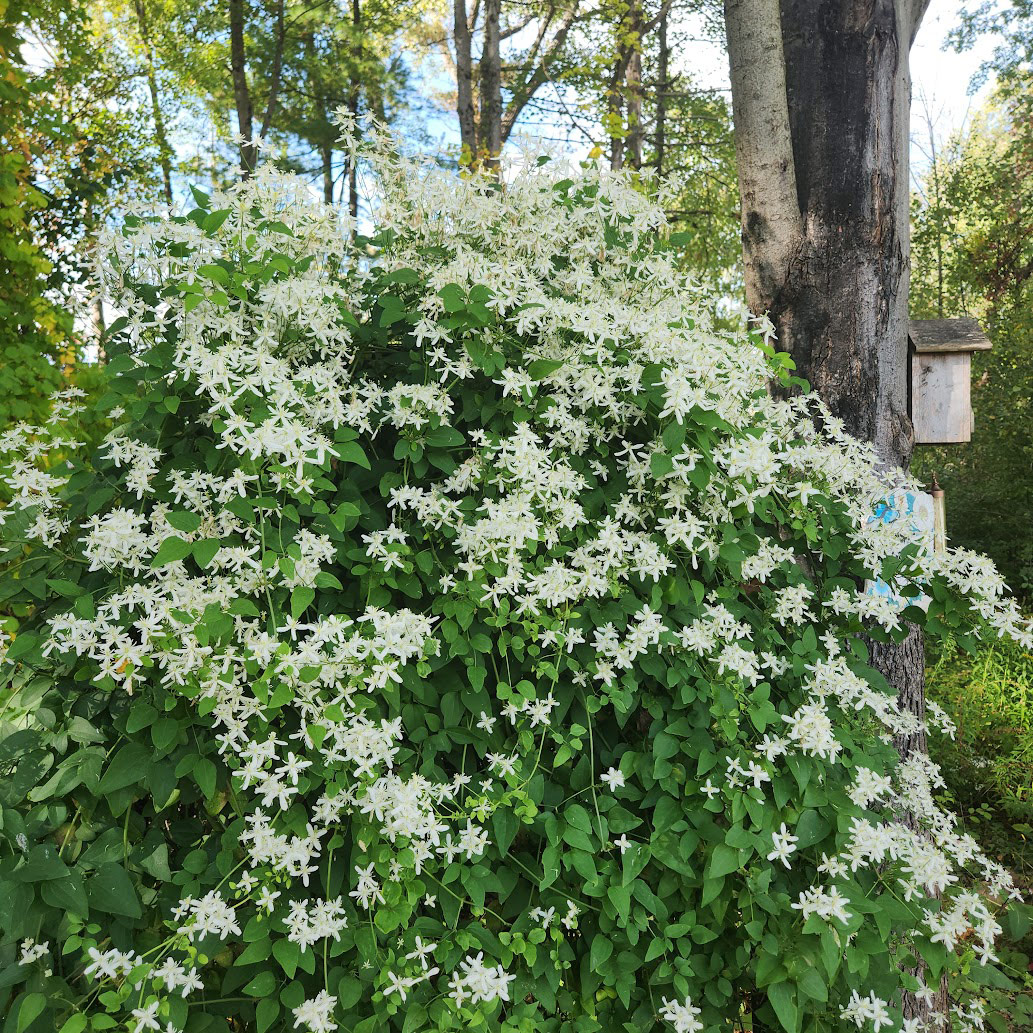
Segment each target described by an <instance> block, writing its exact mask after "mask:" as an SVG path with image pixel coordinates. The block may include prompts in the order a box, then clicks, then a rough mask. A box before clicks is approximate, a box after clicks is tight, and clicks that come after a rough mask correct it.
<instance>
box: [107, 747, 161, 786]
mask: <svg viewBox="0 0 1033 1033" xmlns="http://www.w3.org/2000/svg"><path fill="white" fill-rule="evenodd" d="M150 766H151V751H150V750H148V749H147V748H146V747H145V746H143V745H141V744H140V743H135V742H130V743H126V745H125V746H123V747H122V748H121V749H120V750H119V751H118V752H117V753H116V754H115V755H114V756H113V757H112V758H111V760H110V762H109V763H108V766H107V768H106V769H105V771H104V774H103V775H101V778H100V783H99V784H98V786H97V792H98V794H100V795H102V796H106V795H107V794H108V793H114V792H116V791H117V790H119V789H124V788H125V787H126V786H131V785H136V784H137V783H139V782H143V780H144V779H145V778H146V777H147V771H148V769H149V768H150Z"/></svg>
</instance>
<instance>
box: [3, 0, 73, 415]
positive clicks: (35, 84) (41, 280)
mask: <svg viewBox="0 0 1033 1033" xmlns="http://www.w3.org/2000/svg"><path fill="white" fill-rule="evenodd" d="M4 7H5V10H4V11H3V20H2V21H0V428H4V427H6V426H8V425H9V424H10V423H12V422H15V421H17V420H30V421H39V420H41V419H43V418H44V417H45V414H46V412H47V410H48V408H49V402H48V397H49V395H50V393H51V392H52V391H54V390H56V389H57V388H58V387H59V386H60V383H61V372H60V365H59V363H60V357H59V353H60V351H61V349H62V347H63V346H66V343H67V341H68V335H69V333H70V331H71V321H70V318H69V316H68V315H67V313H66V312H65V311H63V310H62V309H61V308H60V307H59V306H57V305H55V304H54V303H53V301H52V300H51V299H50V297H49V296H48V295H47V294H46V292H45V285H46V281H45V277H46V276H47V274H48V273H49V272H50V270H51V264H50V262H48V261H47V258H46V256H45V254H44V252H43V250H42V248H41V246H40V244H39V242H38V241H37V240H36V237H35V234H34V229H33V219H34V217H35V216H36V215H37V214H38V213H39V212H41V211H42V210H43V209H44V208H45V207H46V198H45V197H44V196H43V194H41V193H40V191H39V189H38V188H37V187H36V186H35V184H34V182H33V178H34V169H33V161H34V159H35V157H36V155H38V154H39V149H38V146H39V144H38V141H37V140H36V139H35V138H34V135H33V132H32V127H33V124H34V120H35V119H37V118H38V117H40V115H41V114H42V113H47V114H49V113H50V112H49V108H48V106H47V104H46V100H45V87H44V85H43V84H42V83H41V82H39V81H38V80H33V79H32V78H31V77H30V76H29V75H28V74H27V73H26V70H25V66H24V63H23V60H22V57H21V53H20V49H21V45H22V43H23V42H24V41H25V30H26V27H27V25H28V23H29V22H30V20H31V19H32V18H33V16H34V15H36V14H37V13H38V11H39V9H40V7H41V5H40V4H36V3H14V4H5V5H4ZM74 16H75V15H74V14H73V15H72V17H74Z"/></svg>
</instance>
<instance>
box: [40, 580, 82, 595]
mask: <svg viewBox="0 0 1033 1033" xmlns="http://www.w3.org/2000/svg"><path fill="white" fill-rule="evenodd" d="M47 585H48V586H49V587H50V588H52V589H53V590H54V591H55V592H57V594H58V595H63V596H64V597H65V598H66V599H75V598H76V596H78V595H79V594H80V593H81V592H82V589H81V588H80V587H79V586H78V585H77V584H76V583H75V582H74V581H69V580H68V579H67V578H63V577H48V578H47Z"/></svg>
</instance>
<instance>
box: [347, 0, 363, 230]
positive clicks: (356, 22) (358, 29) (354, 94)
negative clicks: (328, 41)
mask: <svg viewBox="0 0 1033 1033" xmlns="http://www.w3.org/2000/svg"><path fill="white" fill-rule="evenodd" d="M352 33H353V35H354V58H353V68H352V82H351V90H350V92H349V96H348V111H349V112H350V113H351V116H352V125H354V126H355V127H356V131H357V130H358V124H359V100H360V97H361V95H362V79H361V75H362V0H352ZM348 211H349V212H350V213H351V217H352V220H353V227H354V220H355V219H357V218H358V217H359V170H358V166H357V165H356V163H355V154H354V152H353V153H352V154H351V156H350V157H349V159H348Z"/></svg>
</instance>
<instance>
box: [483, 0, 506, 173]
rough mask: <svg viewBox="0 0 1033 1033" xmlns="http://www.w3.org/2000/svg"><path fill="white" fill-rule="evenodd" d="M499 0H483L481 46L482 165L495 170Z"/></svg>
mask: <svg viewBox="0 0 1033 1033" xmlns="http://www.w3.org/2000/svg"><path fill="white" fill-rule="evenodd" d="M501 18H502V0H484V46H483V47H482V49H481V105H480V107H481V124H480V127H479V128H480V132H479V134H478V136H479V138H480V145H481V150H483V151H484V160H485V165H486V166H487V167H488V168H491V169H497V168H498V164H499V160H498V159H499V153H500V152H501V150H502V52H501V40H500V35H499V34H500V30H501V26H500V24H499V23H500V21H501Z"/></svg>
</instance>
